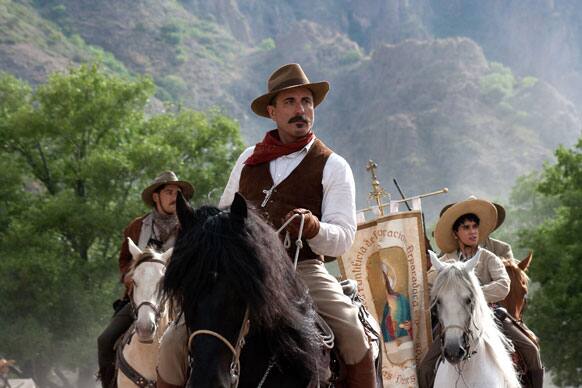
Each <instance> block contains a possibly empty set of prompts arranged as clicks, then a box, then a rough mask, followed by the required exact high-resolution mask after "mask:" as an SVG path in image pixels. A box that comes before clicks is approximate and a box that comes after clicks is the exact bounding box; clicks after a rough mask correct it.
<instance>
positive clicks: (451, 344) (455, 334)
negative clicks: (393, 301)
mask: <svg viewBox="0 0 582 388" xmlns="http://www.w3.org/2000/svg"><path fill="white" fill-rule="evenodd" d="M480 256H481V249H479V251H478V252H477V254H476V255H475V256H473V257H472V258H471V259H470V260H468V261H467V262H465V263H463V262H456V263H444V262H441V261H440V260H439V259H438V258H437V257H436V255H435V254H434V253H431V262H432V265H433V267H434V268H435V269H436V270H437V272H438V273H439V274H438V276H437V278H436V280H435V283H434V285H433V288H432V292H431V304H432V305H433V306H436V307H437V309H438V317H439V322H440V324H441V340H442V344H441V347H442V353H443V356H444V357H445V358H446V360H447V361H448V362H450V363H451V364H457V363H458V362H459V361H461V360H463V359H465V358H467V357H468V356H470V352H471V346H475V344H474V340H475V338H476V337H477V336H478V335H479V333H478V331H479V330H480V329H479V325H478V324H477V320H478V319H476V314H475V312H476V311H478V312H480V311H482V309H483V306H485V308H486V306H487V302H486V301H485V297H484V296H483V292H482V291H481V289H480V287H479V283H478V280H477V278H476V276H475V275H474V273H473V269H474V268H475V266H476V265H477V263H478V261H479V257H480Z"/></svg>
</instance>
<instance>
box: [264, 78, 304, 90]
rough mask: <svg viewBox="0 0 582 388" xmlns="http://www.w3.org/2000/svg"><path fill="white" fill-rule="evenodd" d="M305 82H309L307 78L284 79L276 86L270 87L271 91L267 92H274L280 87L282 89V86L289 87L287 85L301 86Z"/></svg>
mask: <svg viewBox="0 0 582 388" xmlns="http://www.w3.org/2000/svg"><path fill="white" fill-rule="evenodd" d="M306 84H309V80H308V79H305V78H291V79H288V80H285V81H283V82H281V83H280V84H278V85H277V86H275V87H273V88H271V91H270V92H269V93H273V92H276V91H278V90H280V89H284V88H286V87H289V86H301V85H306Z"/></svg>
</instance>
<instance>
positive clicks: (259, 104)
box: [251, 81, 329, 118]
mask: <svg viewBox="0 0 582 388" xmlns="http://www.w3.org/2000/svg"><path fill="white" fill-rule="evenodd" d="M295 88H307V89H309V90H311V93H313V107H314V108H315V107H316V106H318V105H319V104H321V102H322V101H323V100H324V99H325V96H326V95H327V92H329V82H327V81H321V82H314V83H310V84H300V85H293V86H288V87H286V88H281V89H278V90H276V91H273V92H271V93H267V94H263V95H262V96H260V97H257V98H255V99H254V100H253V102H252V103H251V109H252V110H253V112H255V113H256V114H257V115H259V116H262V117H266V118H269V117H270V116H269V112H268V111H267V106H269V104H270V103H271V100H272V99H273V97H275V96H276V95H277V94H278V93H281V92H282V91H284V90H290V89H295Z"/></svg>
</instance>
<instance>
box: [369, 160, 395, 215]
mask: <svg viewBox="0 0 582 388" xmlns="http://www.w3.org/2000/svg"><path fill="white" fill-rule="evenodd" d="M377 168H378V164H376V163H374V161H373V160H369V161H368V165H367V166H366V170H367V171H370V174H372V191H370V194H369V195H368V196H369V198H372V199H374V200H375V201H376V204H377V205H378V210H379V211H380V215H381V216H383V215H384V207H383V206H382V198H384V197H389V196H390V195H389V194H388V193H387V192H386V191H385V190H384V188H382V186H380V181H379V180H378V177H377V176H376V169H377Z"/></svg>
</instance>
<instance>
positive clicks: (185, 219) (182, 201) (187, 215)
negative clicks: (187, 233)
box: [176, 191, 194, 230]
mask: <svg viewBox="0 0 582 388" xmlns="http://www.w3.org/2000/svg"><path fill="white" fill-rule="evenodd" d="M176 213H177V215H178V221H180V226H181V227H182V229H183V230H184V229H190V227H192V225H193V224H194V210H192V207H191V206H190V204H188V201H186V198H184V194H182V192H181V191H178V196H177V197H176Z"/></svg>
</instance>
